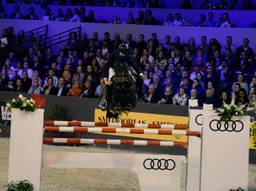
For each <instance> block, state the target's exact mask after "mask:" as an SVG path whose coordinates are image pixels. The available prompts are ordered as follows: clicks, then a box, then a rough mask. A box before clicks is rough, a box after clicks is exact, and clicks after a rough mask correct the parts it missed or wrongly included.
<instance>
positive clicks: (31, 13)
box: [24, 6, 39, 20]
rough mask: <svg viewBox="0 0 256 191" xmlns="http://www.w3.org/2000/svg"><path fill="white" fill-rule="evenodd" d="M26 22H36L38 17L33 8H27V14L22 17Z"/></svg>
mask: <svg viewBox="0 0 256 191" xmlns="http://www.w3.org/2000/svg"><path fill="white" fill-rule="evenodd" d="M24 19H27V20H38V19H39V17H38V16H37V15H36V13H35V8H34V7H33V6H31V7H29V9H28V14H27V15H26V16H25V17H24Z"/></svg>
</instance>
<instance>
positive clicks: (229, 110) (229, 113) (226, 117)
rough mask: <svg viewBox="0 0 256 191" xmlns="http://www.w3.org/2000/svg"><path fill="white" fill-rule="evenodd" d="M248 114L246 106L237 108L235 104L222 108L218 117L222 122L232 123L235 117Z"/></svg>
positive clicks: (218, 111)
mask: <svg viewBox="0 0 256 191" xmlns="http://www.w3.org/2000/svg"><path fill="white" fill-rule="evenodd" d="M245 112H246V106H245V105H241V106H237V105H235V104H233V103H231V104H230V105H228V104H225V105H224V106H223V107H222V108H220V109H218V110H217V113H218V116H220V120H221V121H230V120H231V118H232V117H233V116H242V115H244V114H245Z"/></svg>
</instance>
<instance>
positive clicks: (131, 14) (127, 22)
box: [125, 12, 135, 24]
mask: <svg viewBox="0 0 256 191" xmlns="http://www.w3.org/2000/svg"><path fill="white" fill-rule="evenodd" d="M125 23H126V24H135V18H134V16H133V13H132V12H128V18H127V20H126V22H125Z"/></svg>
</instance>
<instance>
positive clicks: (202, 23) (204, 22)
mask: <svg viewBox="0 0 256 191" xmlns="http://www.w3.org/2000/svg"><path fill="white" fill-rule="evenodd" d="M196 26H199V27H207V26H208V23H207V20H206V15H205V14H201V15H200V20H199V22H198V23H197V24H196Z"/></svg>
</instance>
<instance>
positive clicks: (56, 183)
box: [0, 138, 256, 191]
mask: <svg viewBox="0 0 256 191" xmlns="http://www.w3.org/2000/svg"><path fill="white" fill-rule="evenodd" d="M43 152H44V153H51V152H52V153H55V152H57V153H60V152H61V153H63V154H65V152H85V153H110V152H112V153H127V152H130V153H135V152H132V151H124V150H121V149H113V148H102V147H93V146H85V147H66V146H49V145H44V146H43ZM8 155H9V139H4V138H0V191H2V190H3V191H4V190H5V189H4V185H6V183H7V175H8ZM52 160H57V159H56V158H53V159H52ZM183 174H185V167H184V168H183ZM184 177H185V176H184ZM249 177H250V179H249V190H250V191H256V165H250V169H249ZM184 185H185V179H183V180H182V185H181V189H182V190H185V186H184ZM41 186H42V191H139V190H140V189H139V182H138V177H137V175H136V174H135V173H134V172H132V171H130V170H128V169H127V170H125V169H124V170H122V169H94V168H89V169H70V168H69V169H67V168H66V169H65V168H63V169H59V168H49V167H43V168H42V181H41Z"/></svg>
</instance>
